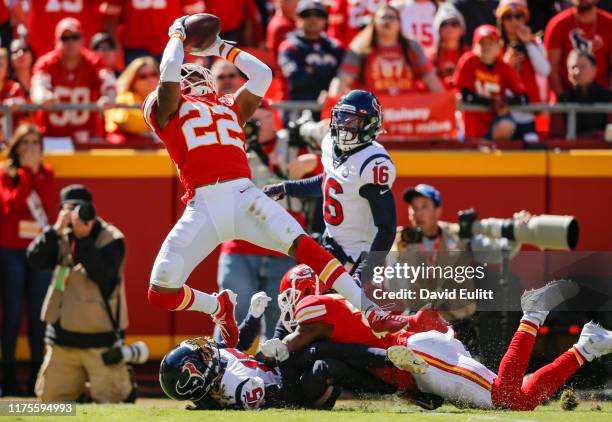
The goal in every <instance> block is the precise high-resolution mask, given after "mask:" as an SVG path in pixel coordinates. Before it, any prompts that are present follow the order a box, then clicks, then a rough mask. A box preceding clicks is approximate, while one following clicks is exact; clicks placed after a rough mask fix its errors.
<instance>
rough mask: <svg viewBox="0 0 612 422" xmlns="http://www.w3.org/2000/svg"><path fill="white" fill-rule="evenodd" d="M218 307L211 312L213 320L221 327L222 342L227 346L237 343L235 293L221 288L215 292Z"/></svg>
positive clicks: (233, 345)
mask: <svg viewBox="0 0 612 422" xmlns="http://www.w3.org/2000/svg"><path fill="white" fill-rule="evenodd" d="M216 296H217V300H218V301H219V309H218V310H217V312H216V313H215V314H213V316H212V317H213V321H214V323H215V324H217V325H218V326H219V328H220V329H221V337H222V338H223V342H224V343H225V345H226V346H227V347H229V348H233V347H236V346H237V345H238V324H237V323H236V317H235V315H234V309H235V308H236V296H237V295H236V293H234V292H232V291H231V290H227V289H226V290H222V291H220V292H219V293H217V294H216Z"/></svg>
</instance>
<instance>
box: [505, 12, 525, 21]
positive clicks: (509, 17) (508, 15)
mask: <svg viewBox="0 0 612 422" xmlns="http://www.w3.org/2000/svg"><path fill="white" fill-rule="evenodd" d="M502 19H503V20H505V21H509V20H512V19H516V20H522V19H525V15H524V14H523V13H516V14H514V13H506V14H505V15H504V16H503V17H502Z"/></svg>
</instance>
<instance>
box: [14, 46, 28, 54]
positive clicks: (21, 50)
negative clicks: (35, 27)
mask: <svg viewBox="0 0 612 422" xmlns="http://www.w3.org/2000/svg"><path fill="white" fill-rule="evenodd" d="M31 52H32V49H31V48H27V47H23V48H18V49H16V50H11V54H25V53H31Z"/></svg>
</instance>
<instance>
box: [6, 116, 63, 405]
mask: <svg viewBox="0 0 612 422" xmlns="http://www.w3.org/2000/svg"><path fill="white" fill-rule="evenodd" d="M42 152H43V149H42V138H41V135H40V132H39V131H38V129H36V127H35V126H32V125H21V126H19V127H17V129H16V130H15V133H14V135H13V138H12V139H11V141H10V142H9V147H8V157H9V159H8V162H6V163H5V164H4V165H2V166H0V285H1V287H2V369H3V371H2V373H3V379H2V390H3V391H2V392H3V394H4V395H5V396H16V395H22V394H23V391H21V389H20V388H19V387H18V385H19V384H18V382H17V379H16V377H15V371H16V365H15V347H16V344H17V337H18V335H19V325H20V322H21V309H22V304H23V301H24V300H25V301H26V302H27V316H28V340H29V346H30V359H31V368H30V382H29V385H28V389H29V391H28V393H29V394H30V395H33V394H34V382H35V380H36V375H37V373H38V368H39V367H40V365H41V363H42V359H43V346H44V345H43V338H44V331H45V326H44V324H43V323H42V322H41V321H40V311H41V307H42V303H43V299H44V297H45V293H46V291H47V287H48V286H49V280H50V274H49V273H48V272H44V273H38V272H34V271H32V270H31V269H30V268H29V267H28V264H27V261H26V249H27V247H28V245H29V244H30V242H31V241H32V239H34V238H35V237H36V236H37V235H38V234H39V233H41V232H42V230H43V228H45V227H46V226H48V224H49V218H48V216H50V215H51V213H52V212H53V208H54V204H55V194H54V186H53V184H54V182H53V170H52V169H51V167H50V166H48V165H46V164H44V163H43V162H42Z"/></svg>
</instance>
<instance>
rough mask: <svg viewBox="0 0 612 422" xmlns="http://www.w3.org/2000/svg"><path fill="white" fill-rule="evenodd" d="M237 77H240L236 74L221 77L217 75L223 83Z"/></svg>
mask: <svg viewBox="0 0 612 422" xmlns="http://www.w3.org/2000/svg"><path fill="white" fill-rule="evenodd" d="M237 77H238V75H237V74H235V73H228V74H227V75H223V74H221V75H217V80H219V81H223V80H225V79H236V78H237Z"/></svg>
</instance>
